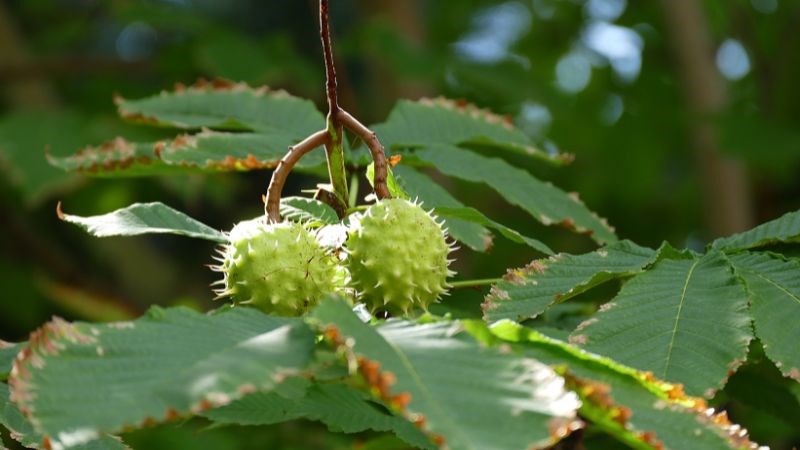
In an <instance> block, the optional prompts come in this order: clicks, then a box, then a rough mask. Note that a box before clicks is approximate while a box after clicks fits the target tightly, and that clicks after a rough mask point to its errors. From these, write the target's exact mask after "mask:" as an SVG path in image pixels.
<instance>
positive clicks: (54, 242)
mask: <svg viewBox="0 0 800 450" xmlns="http://www.w3.org/2000/svg"><path fill="white" fill-rule="evenodd" d="M332 3H333V6H332V20H333V24H334V39H335V40H334V45H335V51H336V52H337V57H338V61H337V63H338V65H339V75H340V88H341V94H340V102H341V103H342V104H343V106H344V107H346V108H347V109H348V110H350V111H351V112H353V113H354V114H356V115H357V116H359V117H360V118H361V119H362V121H364V122H366V123H376V122H379V121H382V120H383V119H384V118H385V117H386V114H387V113H388V112H389V110H390V108H391V106H392V105H393V104H394V102H395V100H396V99H397V98H400V97H409V98H419V97H422V96H436V95H443V96H447V97H451V98H463V99H467V100H468V101H470V102H473V103H476V104H477V105H479V106H480V107H484V108H489V109H492V110H493V111H495V112H498V113H501V114H505V115H508V116H510V117H512V118H513V120H514V121H515V123H516V124H517V125H518V126H519V127H520V128H521V129H523V130H524V131H526V132H527V133H529V134H530V135H531V136H533V137H534V138H535V139H536V140H537V141H538V142H539V144H540V145H541V147H543V148H545V149H559V150H561V151H565V152H569V153H573V154H574V155H575V156H576V160H575V162H574V163H573V164H572V165H571V166H568V167H567V168H564V169H554V168H550V167H543V166H542V165H540V164H537V163H535V162H530V161H526V160H522V159H520V160H519V161H515V162H516V163H517V164H518V165H520V166H524V167H525V168H527V169H528V170H530V171H532V172H533V173H535V174H536V175H538V176H540V177H542V178H544V179H548V180H552V181H553V182H554V183H555V184H557V185H559V186H561V187H563V188H565V189H567V190H569V191H576V192H579V193H580V195H581V197H582V198H583V199H584V201H585V202H586V203H587V204H588V205H589V206H590V207H591V208H592V209H594V210H595V211H598V212H599V213H600V214H601V215H602V216H604V217H607V218H608V219H609V221H610V222H611V224H612V225H614V226H615V227H616V228H617V231H618V234H619V235H620V236H621V237H623V238H630V239H632V240H634V241H636V242H638V243H640V244H643V245H649V246H657V245H658V244H659V243H660V242H661V241H662V240H667V241H669V242H670V243H672V244H673V245H675V246H678V247H688V248H693V249H700V248H702V247H703V246H704V245H705V243H707V242H708V241H709V240H710V239H712V238H714V237H717V236H719V235H725V234H729V233H731V232H735V231H741V230H743V229H746V228H749V227H750V226H752V225H754V224H756V223H760V222H763V221H765V220H768V219H772V218H774V217H777V216H779V215H780V214H782V213H783V212H786V211H789V210H796V209H798V208H800V182H799V180H800V178H798V177H797V173H798V172H797V170H798V167H800V130H798V128H797V123H798V121H799V120H800V90H798V89H797V88H796V83H797V80H798V79H800V39H797V37H796V30H797V27H798V25H800V4H798V3H797V2H794V1H789V0H705V1H701V2H699V3H695V2H691V1H671V0H663V1H661V2H626V1H625V0H586V1H584V0H570V1H556V0H526V1H522V0H520V1H506V2H500V1H479V0H462V1H458V2H454V1H450V2H439V1H422V0H405V1H389V0H384V1H372V0H369V1H368V0H340V1H339V0H337V1H335V2H332ZM316 8H317V5H316V3H315V2H313V1H290V0H274V1H267V2H263V1H255V0H235V1H228V2H218V1H212V0H162V1H155V0H150V1H133V0H129V1H123V0H107V1H93V0H24V1H22V0H17V1H15V0H4V1H3V2H2V3H0V81H2V83H1V84H0V93H2V97H1V98H0V171H1V172H2V178H1V179H0V249H1V250H2V253H0V269H2V270H0V283H2V285H3V294H2V295H1V296H0V338H2V339H5V340H12V341H13V340H21V339H24V338H25V337H26V335H27V334H28V333H29V332H30V331H31V330H33V329H34V328H35V327H36V326H37V325H39V324H40V323H42V322H43V321H46V320H47V319H48V318H49V317H50V316H51V315H54V314H56V315H60V316H63V317H66V318H69V319H73V320H101V321H103V320H115V319H119V318H125V317H130V316H136V315H139V314H140V313H141V312H143V311H144V310H145V309H146V308H147V307H148V306H149V305H152V304H161V305H175V304H187V305H192V306H195V307H197V308H200V309H209V308H211V307H213V306H212V302H211V298H212V294H211V292H210V290H209V289H208V287H207V286H208V284H209V283H210V282H212V281H214V275H213V274H212V273H211V272H210V271H208V270H207V269H206V268H205V267H204V265H205V264H207V263H209V262H210V253H211V250H212V249H211V247H210V246H209V245H208V244H204V243H198V242H194V241H190V240H182V239H178V238H170V237H148V238H125V239H106V240H96V239H92V238H89V237H87V236H84V235H83V234H81V233H80V232H79V231H78V230H77V229H73V228H71V227H69V226H67V225H65V224H62V223H59V222H58V220H57V218H56V215H55V204H56V201H57V200H62V201H64V203H65V208H68V210H69V211H70V212H73V213H76V214H82V215H89V214H99V213H104V212H107V211H110V210H113V209H116V208H119V207H123V206H126V205H128V204H130V203H132V202H136V201H153V200H161V201H164V202H165V203H168V204H170V205H172V206H174V207H176V208H178V209H181V210H184V211H187V212H188V213H190V214H191V215H193V216H195V217H198V218H199V219H202V220H204V221H205V222H206V223H209V224H211V225H213V226H215V227H217V228H220V229H228V228H230V227H231V226H232V224H233V223H235V222H236V221H238V220H241V219H244V218H249V217H252V216H255V215H256V214H258V213H259V211H260V210H261V203H260V195H261V193H263V192H264V191H265V189H266V184H267V182H268V179H269V173H267V172H251V173H247V174H226V175H207V176H200V175H192V176H180V177H171V178H147V179H124V180H103V179H87V178H82V177H77V176H73V175H68V174H65V173H63V172H61V171H59V170H57V169H55V168H52V167H50V166H49V165H48V164H47V161H46V159H45V151H47V152H50V153H51V154H54V155H60V154H68V153H72V152H74V151H75V150H77V149H79V148H81V147H83V146H85V145H87V144H97V143H100V142H102V141H104V140H106V139H109V138H112V137H114V136H116V135H119V134H125V135H126V136H129V137H138V138H139V139H141V140H144V139H147V138H157V137H159V136H160V134H159V132H158V131H157V130H156V131H153V130H152V129H149V128H145V127H136V126H132V125H127V124H124V123H122V122H120V121H118V120H117V119H116V118H115V107H114V104H113V102H112V96H113V95H114V94H115V93H119V94H122V95H124V96H125V97H128V98H136V97H141V96H145V95H150V94H153V93H155V92H157V91H159V90H162V89H170V88H171V87H172V85H173V83H175V82H183V83H191V82H193V81H194V80H195V79H197V78H198V77H206V78H213V77H224V78H229V79H233V80H242V81H246V82H248V83H251V84H254V85H257V84H267V85H269V86H271V87H273V88H284V89H287V90H288V91H290V92H292V93H293V94H295V95H298V96H304V97H309V98H311V99H313V100H314V101H315V102H316V103H317V104H318V105H320V107H321V108H322V107H323V106H324V93H323V90H322V89H323V77H324V73H323V68H322V65H321V57H320V49H319V41H318V35H317V29H316V27H317V22H316V20H317V19H316ZM698 12H699V13H700V15H696V14H694V13H698ZM165 136H166V135H165ZM315 182H316V180H314V179H308V178H303V177H302V176H300V175H296V176H293V177H291V180H290V185H289V186H287V189H286V192H292V193H298V192H299V190H300V189H302V188H307V187H309V186H313V184H314V183H315ZM449 183H450V184H448V187H449V188H450V189H451V191H452V192H453V193H454V194H455V195H456V196H457V197H458V198H459V199H461V200H462V201H464V202H465V203H467V204H469V205H470V206H474V207H476V208H478V209H480V210H482V211H483V212H485V213H486V214H487V215H489V216H490V217H492V218H493V219H495V220H497V221H499V222H502V223H505V224H507V225H509V226H512V227H513V228H515V229H517V230H520V231H521V232H523V233H524V234H526V235H529V236H533V237H536V238H538V239H541V240H542V241H544V242H546V243H548V244H549V245H550V246H551V247H553V248H554V249H555V250H557V251H568V252H582V251H586V250H589V249H591V248H592V245H593V244H592V242H591V241H590V240H589V239H586V238H583V237H576V236H575V235H573V234H571V233H569V232H567V231H565V230H561V229H557V228H544V227H542V226H539V225H537V224H534V223H531V221H530V220H529V217H528V216H526V215H525V214H524V213H522V212H521V211H520V210H517V209H516V208H514V207H511V206H508V205H506V204H505V203H503V202H502V200H500V199H499V197H496V196H495V195H494V194H491V195H489V194H487V192H486V191H485V190H484V189H482V188H481V187H479V186H474V185H469V184H465V183H460V182H449ZM458 256H459V262H458V263H457V265H458V267H457V269H458V271H459V277H461V278H483V277H494V276H497V275H498V274H502V273H503V272H504V271H505V269H506V268H508V267H516V266H521V265H524V264H526V263H527V262H529V261H530V260H531V259H532V258H533V257H534V256H535V255H534V254H532V253H531V250H530V249H528V248H526V247H521V246H516V245H513V244H511V243H509V242H508V241H505V240H502V239H500V238H497V239H496V240H495V245H494V248H493V249H492V250H491V252H490V253H489V254H477V253H473V252H469V251H461V252H460V254H459V255H458ZM482 295H483V292H479V291H474V292H463V293H460V294H459V295H457V296H455V298H454V299H453V300H451V301H450V303H451V304H450V305H449V307H448V308H447V309H449V310H451V311H453V312H455V313H456V314H462V315H472V316H477V315H478V308H477V303H478V302H480V300H481V297H482ZM587 302H589V304H590V306H591V299H588V300H587ZM579 305H580V304H579ZM570 308H571V309H570ZM580 314H582V313H581V306H578V307H575V306H569V307H568V306H567V305H565V306H564V308H563V314H562V317H549V318H548V317H546V318H545V320H552V321H554V322H557V323H556V324H557V325H558V326H559V327H566V326H567V325H565V324H575V323H577V322H578V321H579V318H580ZM551 315H555V314H551ZM751 390H755V391H762V390H763V392H767V393H765V394H764V395H753V394H752V393H749V392H750V391H751ZM715 401H716V402H717V404H718V405H719V406H724V407H727V408H728V409H729V412H730V414H731V415H732V416H733V418H734V420H736V421H740V422H743V423H745V424H746V425H747V426H748V427H749V428H750V429H751V431H752V432H753V435H754V437H755V438H756V439H757V440H760V441H763V442H764V443H769V444H771V445H773V448H789V447H790V446H791V442H792V441H793V440H795V441H796V440H797V439H798V436H797V434H798V430H799V429H800V424H798V417H800V389H798V387H797V385H796V384H795V385H792V384H786V383H785V382H784V380H782V379H781V378H780V376H779V375H778V372H777V371H776V370H775V368H774V367H772V366H771V365H770V364H769V363H768V362H767V360H766V359H765V358H763V356H762V353H761V350H760V346H759V345H758V344H757V343H756V344H754V346H753V350H752V352H751V361H750V362H749V363H748V364H747V365H746V366H745V368H744V369H743V370H741V371H740V373H739V374H737V375H736V376H734V378H733V379H732V380H731V383H730V385H729V386H728V388H727V389H726V390H725V391H724V392H723V393H721V394H720V395H719V398H717V399H715ZM199 427H202V424H200V423H197V424H195V423H191V424H188V425H185V426H183V427H180V428H175V429H173V428H174V427H162V428H159V429H156V430H150V431H144V432H139V433H137V434H135V435H133V436H130V437H129V438H128V441H130V442H131V443H132V444H133V445H134V446H137V445H138V447H137V448H170V449H179V448H200V447H197V446H198V445H200V444H198V442H202V448H204V449H215V448H220V449H223V448H226V449H228V448H236V449H239V448H241V449H249V448H266V447H270V446H272V447H276V446H280V447H281V448H311V447H313V448H321V447H326V448H340V447H345V448H346V447H348V446H350V445H352V444H351V442H352V441H353V439H356V440H359V439H361V438H362V437H355V438H350V437H340V436H333V435H330V434H327V432H325V431H324V430H323V428H321V427H319V426H315V425H311V424H306V423H297V422H295V423H290V424H287V425H283V426H280V427H273V428H268V429H257V430H250V431H249V432H248V433H246V434H242V433H239V432H236V431H233V430H225V429H221V430H211V431H203V432H198V431H197V430H199V429H200V428H199ZM308 430H311V431H310V432H309V431H308ZM602 448H607V447H602Z"/></svg>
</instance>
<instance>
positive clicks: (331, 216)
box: [281, 197, 339, 224]
mask: <svg viewBox="0 0 800 450" xmlns="http://www.w3.org/2000/svg"><path fill="white" fill-rule="evenodd" d="M281 216H283V217H284V218H285V219H287V220H291V221H294V222H321V223H323V224H336V223H339V216H338V215H336V211H334V209H333V208H331V207H330V206H328V205H326V204H325V203H322V202H321V201H319V200H314V199H313V198H306V197H283V198H282V199H281Z"/></svg>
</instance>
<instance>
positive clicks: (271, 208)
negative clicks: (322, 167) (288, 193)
mask: <svg viewBox="0 0 800 450" xmlns="http://www.w3.org/2000/svg"><path fill="white" fill-rule="evenodd" d="M329 140H330V135H329V134H328V130H320V131H317V132H316V133H314V134H312V135H311V136H309V137H307V138H305V139H304V140H303V141H302V142H300V143H298V144H297V145H293V146H291V147H289V152H288V153H286V156H284V157H283V158H282V159H281V162H279V163H278V167H277V168H275V171H274V172H273V173H272V179H271V180H270V182H269V187H268V188H267V201H266V204H265V206H264V208H265V211H266V214H267V221H268V222H274V223H278V222H280V221H281V214H280V206H281V191H283V185H284V184H285V183H286V177H287V176H288V175H289V172H291V171H292V168H293V167H294V165H295V164H297V161H299V160H300V158H302V157H303V156H304V155H305V154H306V153H308V152H310V151H311V150H314V149H315V148H317V147H319V146H321V145H324V144H326V143H327V142H328V141H329Z"/></svg>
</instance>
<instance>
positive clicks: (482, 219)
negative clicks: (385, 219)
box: [434, 207, 553, 255]
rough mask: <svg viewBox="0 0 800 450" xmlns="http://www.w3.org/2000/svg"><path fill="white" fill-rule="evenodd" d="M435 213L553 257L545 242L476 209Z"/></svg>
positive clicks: (454, 209)
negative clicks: (477, 225) (490, 230)
mask: <svg viewBox="0 0 800 450" xmlns="http://www.w3.org/2000/svg"><path fill="white" fill-rule="evenodd" d="M434 212H435V213H436V214H437V215H438V216H439V217H442V218H445V219H448V218H450V219H452V218H457V219H460V220H466V221H467V222H471V223H476V224H479V225H483V226H486V227H489V228H492V229H494V230H497V231H498V232H500V234H501V235H503V236H505V237H506V238H507V239H508V240H510V241H513V242H516V243H518V244H525V245H527V246H529V247H531V248H533V249H535V250H536V251H538V252H540V253H544V254H545V255H552V254H553V250H551V249H550V247H548V246H547V245H546V244H545V243H544V242H542V241H539V240H536V239H533V238H529V237H527V236H523V235H521V234H519V232H518V231H516V230H512V229H511V228H508V227H507V226H505V225H503V224H500V223H497V222H495V221H494V220H492V219H490V218H488V217H486V216H485V215H483V213H482V212H480V211H478V210H477V209H475V208H447V207H438V208H435V209H434Z"/></svg>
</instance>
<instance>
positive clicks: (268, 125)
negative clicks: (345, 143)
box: [116, 80, 325, 139]
mask: <svg viewBox="0 0 800 450" xmlns="http://www.w3.org/2000/svg"><path fill="white" fill-rule="evenodd" d="M116 103H117V106H118V108H119V114H120V115H121V116H122V117H123V118H124V119H126V120H130V121H133V122H141V123H146V124H152V125H158V126H167V127H175V128H182V129H200V128H203V127H206V128H212V129H218V130H230V131H247V130H249V131H264V132H284V133H286V134H288V135H290V136H292V137H294V138H296V139H303V138H305V137H306V136H308V135H310V134H311V133H313V132H315V131H318V130H320V129H321V128H323V127H324V126H325V118H324V117H323V116H322V114H321V113H320V112H319V111H317V109H316V107H314V104H313V103H312V102H311V101H309V100H304V99H300V98H297V97H293V96H291V95H289V94H287V93H286V92H284V91H270V90H268V89H267V88H266V87H261V88H251V87H249V86H247V85H245V84H242V83H232V82H228V81H222V80H218V81H214V82H210V83H198V84H196V85H194V86H190V87H182V86H178V87H177V88H176V89H175V90H174V91H172V92H166V91H165V92H162V93H161V94H159V95H156V96H152V97H147V98H143V99H138V100H126V99H117V100H116Z"/></svg>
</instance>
